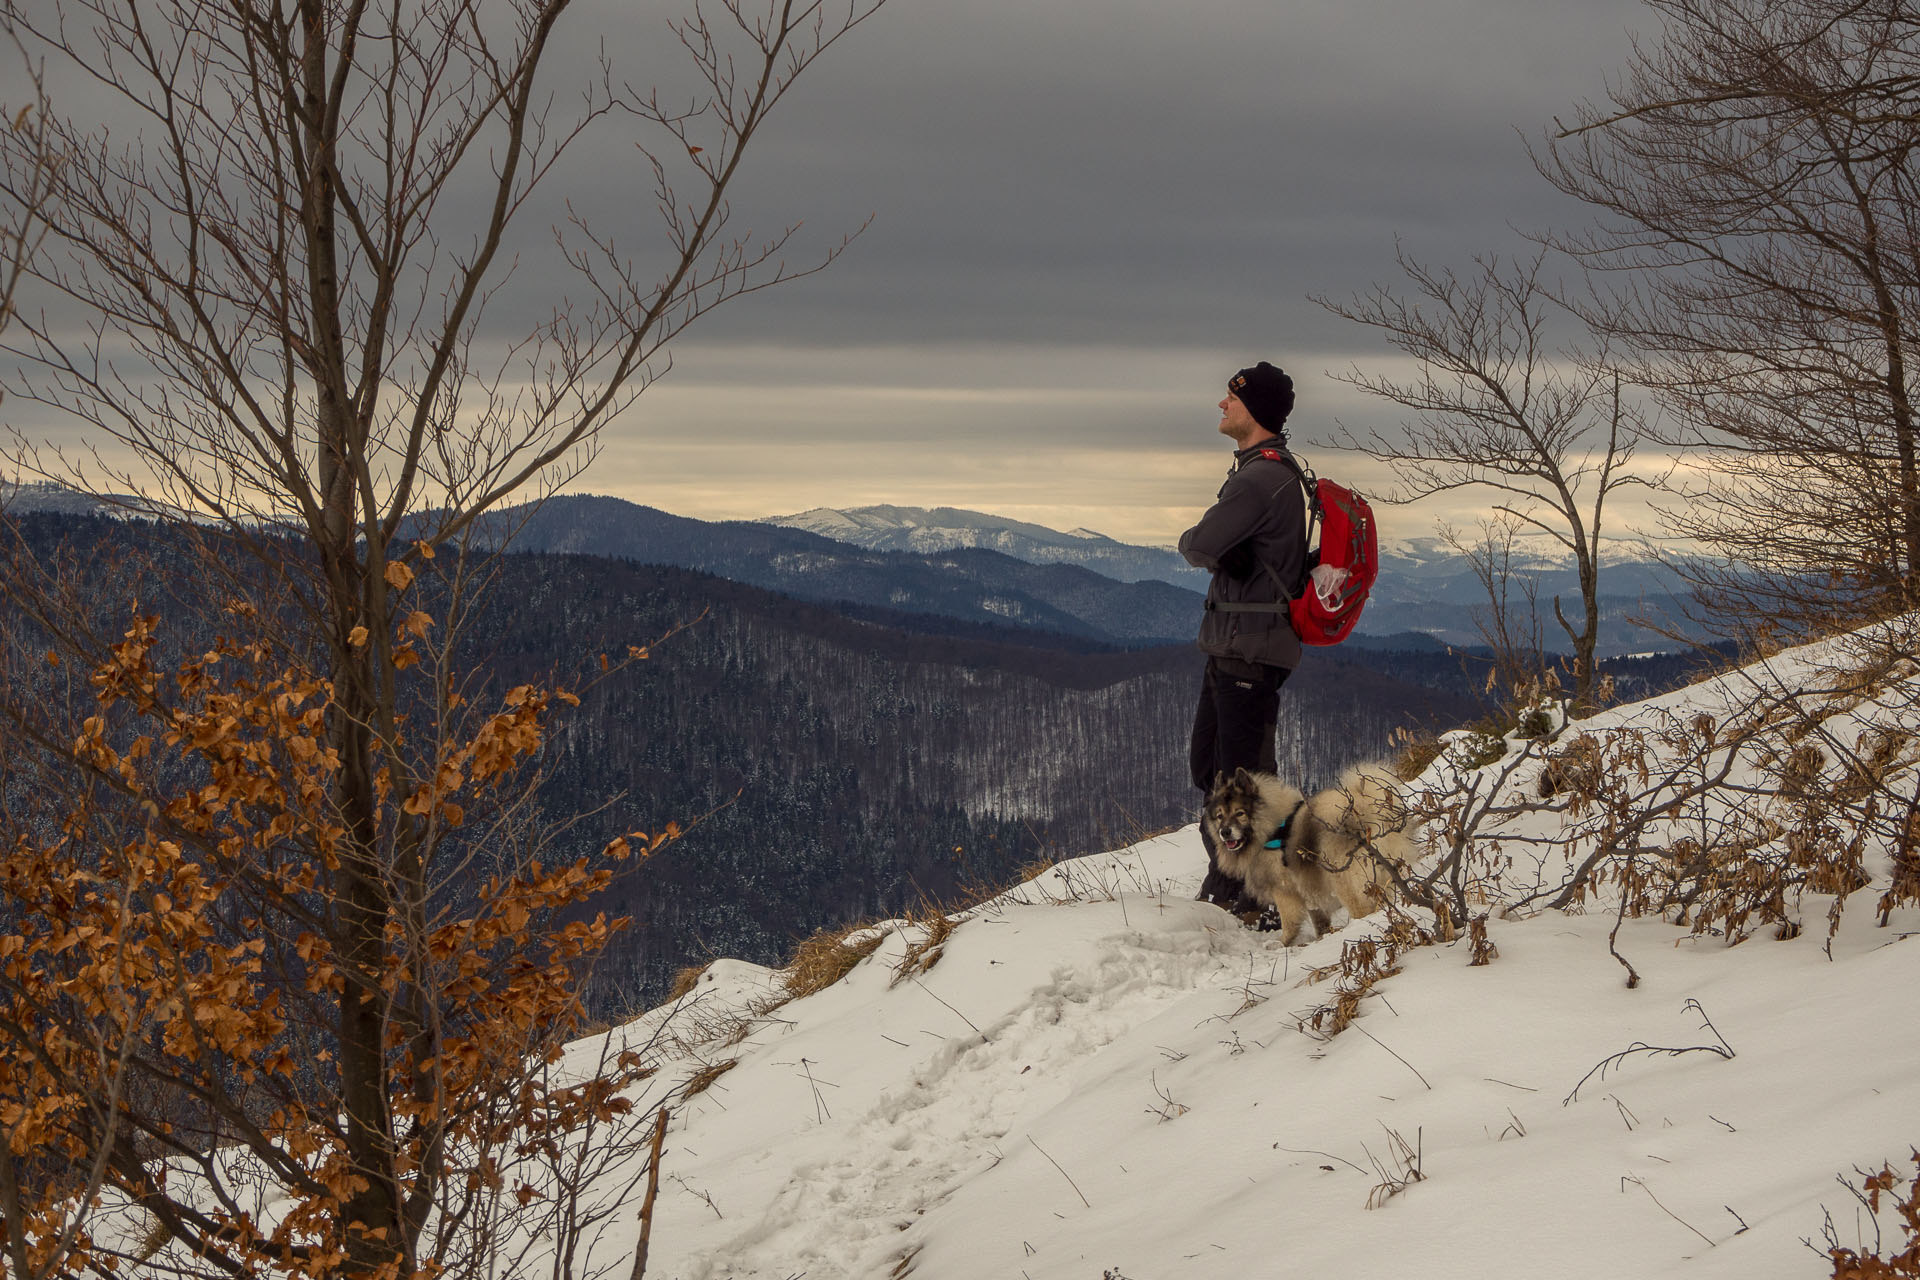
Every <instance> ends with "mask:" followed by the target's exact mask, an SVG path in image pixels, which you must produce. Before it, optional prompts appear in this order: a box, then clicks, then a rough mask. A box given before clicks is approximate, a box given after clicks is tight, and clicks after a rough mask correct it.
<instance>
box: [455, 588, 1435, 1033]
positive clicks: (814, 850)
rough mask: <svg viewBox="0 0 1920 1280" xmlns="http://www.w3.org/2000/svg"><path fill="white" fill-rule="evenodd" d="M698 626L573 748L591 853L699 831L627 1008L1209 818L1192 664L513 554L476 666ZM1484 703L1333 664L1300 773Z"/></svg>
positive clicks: (1293, 744)
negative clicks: (872, 922)
mask: <svg viewBox="0 0 1920 1280" xmlns="http://www.w3.org/2000/svg"><path fill="white" fill-rule="evenodd" d="M703 611H704V617H701V615H702V613H703ZM696 617H698V618H700V620H699V621H697V622H695V623H694V624H693V625H692V626H690V627H688V628H687V629H686V630H684V631H682V632H680V633H679V634H677V635H675V636H674V637H673V638H672V639H671V640H670V641H669V642H668V643H666V644H665V645H662V646H661V647H660V648H659V649H658V651H657V652H656V654H655V656H654V657H653V658H652V659H650V660H649V661H648V662H647V663H645V664H643V665H642V666H640V667H639V668H637V669H635V670H634V671H632V672H631V673H630V674H627V675H625V676H622V677H621V678H619V679H617V680H615V681H612V682H609V683H607V684H604V685H601V686H598V687H597V688H595V689H594V690H593V691H592V692H591V693H590V694H589V695H588V696H587V698H586V701H585V702H584V704H583V705H582V706H581V707H580V708H579V710H578V711H577V712H575V713H573V714H572V715H571V716H570V717H569V718H568V719H567V720H566V721H565V722H564V726H565V727H564V728H563V729H562V731H561V733H560V734H559V735H558V738H557V740H556V742H555V744H554V749H553V752H552V758H551V761H550V766H551V768H552V770H553V777H552V780H551V781H550V782H549V783H548V784H547V787H546V788H545V790H544V792H543V800H544V802H545V804H546V806H547V808H548V810H549V812H550V813H552V814H569V813H591V815H592V816H590V817H588V818H586V819H584V820H583V821H582V823H581V824H580V825H579V826H578V827H577V828H576V829H575V831H574V832H573V833H572V834H571V835H570V837H569V838H570V840H571V841H573V842H575V843H576V844H577V846H578V847H581V848H585V847H587V846H589V845H596V844H597V843H598V842H600V841H602V840H604V839H606V838H608V837H610V836H612V835H614V834H617V833H618V832H620V831H623V830H626V829H628V828H631V827H643V828H646V829H649V830H655V829H658V827H659V826H660V825H661V824H664V823H665V822H667V821H669V820H675V821H679V822H681V823H683V824H685V823H688V822H690V821H696V820H697V821H696V825H695V826H694V829H693V832H692V834H690V835H689V836H688V837H687V838H686V839H685V840H683V841H680V842H678V843H677V844H674V845H672V846H669V847H668V849H667V850H665V851H664V852H662V853H661V854H659V855H658V856H657V857H656V858H655V860H653V861H652V862H650V863H648V864H646V865H644V866H642V867H641V868H640V869H638V870H637V871H635V872H632V873H631V874H630V875H629V876H628V877H627V878H626V879H624V880H623V881H622V882H620V883H619V884H618V885H617V886H616V888H615V890H614V892H613V899H614V900H613V903H612V904H611V905H612V906H613V907H617V908H618V910H620V911H622V912H631V913H632V914H633V915H634V917H635V919H636V921H637V923H638V927H637V928H636V929H635V930H634V931H633V932H632V933H630V934H629V935H628V936H627V938H626V939H624V940H623V941H622V942H621V943H619V944H617V947H616V951H615V953H614V955H612V956H611V957H610V958H609V962H608V963H607V964H606V965H604V966H603V968H602V976H601V986H600V989H599V990H598V992H597V993H596V1002H597V1003H598V1004H600V1005H602V1006H603V1007H605V1008H607V1009H616V1008H619V1007H621V1006H622V1005H623V1004H624V1003H625V1002H628V1001H639V1002H644V1001H645V1000H647V999H650V998H653V997H654V996H656V995H657V994H658V992H659V991H660V990H661V988H662V984H663V983H664V981H665V980H666V978H667V976H668V975H670V974H671V973H672V972H673V970H674V969H675V968H677V967H678V966H680V965H681V964H684V963H686V962H687V961H689V960H690V959H694V958H699V957H701V956H704V955H706V954H708V953H709V952H713V953H718V954H726V955H735V956H742V957H747V958H752V959H757V960H762V961H765V960H771V959H774V958H776V957H780V956H782V955H784V954H785V952H786V951H787V950H788V949H789V948H790V947H791V945H792V942H793V940H794V939H795V938H797V937H801V936H804V935H805V934H807V933H809V932H811V931H812V930H813V929H815V928H817V927H819V926H820V925H822V924H826V923H829V922H836V921H843V920H847V919H852V918H856V917H859V916H862V915H871V914H875V913H885V912H890V911H895V910H898V909H899V908H900V907H902V906H905V905H909V904H910V903H912V902H913V901H914V900H915V899H917V898H918V897H919V896H920V895H922V894H923V893H924V894H925V895H927V896H929V897H932V898H935V899H940V898H946V897H950V896H952V895H953V894H954V893H955V892H956V891H957V890H958V889H960V888H961V887H962V886H964V885H966V884H968V883H994V882H999V881H1003V880H1005V879H1006V878H1007V877H1008V876H1010V875H1011V874H1013V873H1014V871H1015V870H1016V869H1017V868H1018V867H1020V866H1021V865H1023V864H1025V863H1029V862H1032V861H1035V860H1037V859H1040V858H1043V857H1050V856H1055V855H1058V854H1062V853H1083V852H1086V851H1088V850H1091V849H1096V848H1105V847H1109V846H1110V845H1111V844H1112V843H1113V841H1114V840H1116V839H1119V838H1123V837H1125V836H1128V835H1130V834H1134V833H1137V832H1140V831H1151V830H1155V829H1158V828H1161V827H1165V826H1168V825H1171V824H1173V823H1177V822H1184V821H1187V820H1189V819H1190V818H1191V815H1192V812H1193V810H1194V807H1195V796H1194V792H1193V789H1192V785H1191V783H1190V782H1189V780H1188V779H1187V776H1186V741H1187V731H1188V727H1189V725H1190V723H1191V719H1192V714H1193V699H1194V695H1195V691H1196V689H1197V687H1198V680H1199V668H1200V657H1199V654H1198V653H1197V652H1196V651H1195V650H1194V649H1192V648H1191V647H1190V646H1184V645H1183V646H1170V647H1166V648H1160V649H1153V650H1144V651H1133V652H1118V653H1089V654H1076V653H1069V652H1063V651H1061V650H1059V649H1053V648H1048V649H1036V648H1030V647H1027V646H1025V645H1021V644H1014V643H1009V642H1008V641H1006V640H1004V639H998V640H995V639H982V638H974V637H953V636H928V635H922V634H915V633H911V632H906V631H902V630H899V629H895V628H889V627H883V626H879V625H875V624H873V623H870V622H861V621H856V620H851V619H849V618H847V617H845V616H843V615H841V614H839V613H836V612H834V611H833V610H830V609H827V608H824V607H820V606H815V605H809V604H805V603H801V602H797V601H794V600H791V599H788V598H785V597H781V596H776V595H773V594H771V593H769V592H764V591H760V590H757V589H755V588H751V587H746V586H743V585H741V584H739V583H733V582H728V581H725V580H722V579H716V578H711V577H708V576H706V575H702V574H696V573H690V572H687V571H684V570H676V569H667V568H660V567H657V566H640V565H633V564H629V563H623V562H618V561H610V560H604V559H598V558H594V557H585V556H544V555H511V556H508V557H505V558H504V559H503V560H502V561H501V567H500V577H499V582H498V585H497V587H496V589H495V591H494V594H493V596H492V599H491V602H490V604H489V606H488V608H487V611H486V615H485V625H484V628H483V630H482V631H481V632H480V633H479V635H478V636H477V637H476V642H475V643H476V656H483V657H485V658H486V660H487V661H488V662H489V664H490V665H491V666H492V667H493V669H494V670H495V671H497V672H498V673H499V674H500V675H501V677H502V678H503V679H507V680H518V679H522V678H526V677H528V676H531V675H534V674H536V673H538V672H542V671H545V670H548V669H551V668H553V667H554V666H555V664H560V665H561V666H562V668H563V669H564V668H565V666H566V664H568V663H572V664H575V665H576V666H577V665H580V664H581V663H582V662H583V660H585V659H588V658H590V657H591V655H594V654H598V653H600V652H605V651H614V652H619V651H623V650H624V647H625V646H626V645H628V644H632V643H646V642H648V641H650V640H651V639H653V638H654V637H655V636H657V635H660V634H662V633H664V632H666V631H667V630H669V629H671V628H672V627H674V626H675V625H677V624H680V623H685V622H689V621H691V620H693V619H695V618H696ZM588 665H591V664H588ZM1470 705H1471V704H1470V703H1468V701H1467V700H1466V699H1464V698H1461V697H1457V696H1449V695H1445V694H1435V693H1429V692H1427V691H1425V690H1422V689H1419V688H1416V687H1414V686H1411V685H1407V684H1403V683H1401V682H1399V681H1396V680H1393V679H1390V678H1386V677H1381V676H1377V675H1374V674H1372V673H1369V672H1366V671H1364V670H1362V669H1359V668H1356V667H1353V666H1350V665H1349V664H1347V663H1346V662H1344V661H1342V660H1341V659H1339V658H1338V657H1336V656H1334V655H1333V654H1331V653H1327V654H1314V655H1312V656H1311V657H1310V658H1309V666H1308V667H1307V668H1305V669H1303V670H1302V672H1301V673H1300V675H1299V677H1298V678H1297V679H1296V680H1295V681H1294V682H1293V683H1292V684H1290V685H1289V686H1288V688H1287V691H1286V695H1285V698H1284V701H1283V715H1282V719H1281V725H1280V739H1279V741H1280V758H1281V760H1282V761H1283V768H1285V769H1286V770H1287V771H1289V772H1291V773H1298V774H1300V775H1303V776H1305V777H1307V778H1309V779H1323V778H1327V777H1329V776H1331V775H1332V774H1333V773H1334V772H1335V771H1337V770H1338V768H1339V767H1340V766H1341V765H1343V764H1345V763H1347V762H1348V761H1351V760H1353V759H1356V758H1359V757H1362V756H1367V755H1373V754H1378V753H1380V752H1383V751H1385V750H1387V749H1388V746H1389V739H1390V737H1391V735H1392V733H1393V730H1394V729H1395V728H1396V727H1398V726H1401V725H1405V724H1409V723H1415V722H1426V721H1428V720H1435V721H1442V722H1446V723H1452V722H1454V721H1456V720H1458V719H1460V718H1462V717H1464V716H1465V715H1466V714H1468V711H1469V708H1470ZM609 802H611V803H610V804H609ZM603 805H605V806H607V807H605V808H601V806H603Z"/></svg>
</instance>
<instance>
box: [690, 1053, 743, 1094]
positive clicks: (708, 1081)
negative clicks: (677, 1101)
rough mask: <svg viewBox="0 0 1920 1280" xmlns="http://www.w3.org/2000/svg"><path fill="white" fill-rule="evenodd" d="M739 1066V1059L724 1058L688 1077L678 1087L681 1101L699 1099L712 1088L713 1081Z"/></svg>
mask: <svg viewBox="0 0 1920 1280" xmlns="http://www.w3.org/2000/svg"><path fill="white" fill-rule="evenodd" d="M739 1065H740V1059H738V1058H726V1059H723V1060H722V1061H719V1062H710V1063H708V1064H707V1065H706V1066H704V1067H702V1068H700V1069H699V1070H698V1071H696V1072H694V1073H693V1074H692V1075H690V1076H688V1077H687V1082H686V1083H685V1084H683V1085H681V1086H680V1097H681V1099H682V1100H683V1101H684V1100H685V1099H688V1098H697V1097H699V1096H700V1095H701V1094H703V1093H705V1092H706V1091H707V1090H709V1089H711V1088H713V1082H714V1081H716V1080H718V1079H719V1078H720V1077H721V1076H723V1075H725V1074H727V1072H729V1071H731V1070H733V1069H734V1068H735V1067H737V1066H739Z"/></svg>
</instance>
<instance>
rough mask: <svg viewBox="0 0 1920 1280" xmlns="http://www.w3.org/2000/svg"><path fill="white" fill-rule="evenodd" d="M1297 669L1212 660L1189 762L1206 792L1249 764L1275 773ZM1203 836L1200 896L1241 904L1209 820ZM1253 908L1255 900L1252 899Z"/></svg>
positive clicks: (1204, 679) (1202, 682) (1195, 720)
mask: <svg viewBox="0 0 1920 1280" xmlns="http://www.w3.org/2000/svg"><path fill="white" fill-rule="evenodd" d="M1292 674H1293V672H1292V671H1291V670H1289V669H1288V668H1286V667H1267V666H1261V665H1259V664H1257V663H1252V662H1239V661H1236V660H1235V659H1232V658H1212V657H1210V658H1208V659H1207V672H1206V675H1204V676H1203V677H1201V680H1200V705H1199V707H1198V708H1197V709H1196V710H1195V711H1194V715H1193V741H1192V743H1191V745H1190V746H1189V748H1188V751H1187V763H1188V765H1189V766H1190V767H1191V769H1192V771H1193V785H1194V786H1196V787H1198V788H1199V789H1200V794H1201V795H1203V796H1204V795H1205V794H1206V793H1207V792H1208V791H1210V790H1211V789H1212V788H1213V780H1214V777H1215V776H1216V775H1217V774H1222V773H1226V774H1231V773H1232V772H1233V771H1234V770H1235V769H1240V768H1245V769H1250V770H1252V771H1254V772H1255V773H1272V772H1273V771H1274V753H1273V728H1274V725H1275V724H1276V723H1277V722H1278V721H1279V719H1280V686H1281V685H1283V684H1285V683H1286V682H1287V677H1288V676H1290V675H1292ZM1200 839H1201V842H1202V843H1203V844H1204V845H1206V849H1207V878H1206V879H1205V880H1204V881H1202V882H1201V884H1200V895H1199V896H1200V900H1201V901H1202V902H1215V903H1218V904H1220V905H1221V906H1223V907H1227V908H1230V909H1239V907H1237V906H1236V904H1237V903H1240V902H1241V901H1242V899H1243V898H1244V896H1245V886H1244V885H1242V884H1241V883H1240V881H1238V880H1236V879H1234V878H1233V877H1231V876H1229V875H1227V874H1226V873H1225V872H1223V871H1221V870H1220V867H1219V864H1218V863H1217V862H1216V861H1215V859H1214V856H1213V838H1212V836H1211V835H1209V834H1208V832H1207V828H1206V824H1205V823H1202V824H1201V826H1200ZM1246 905H1247V906H1249V907H1250V906H1252V905H1253V904H1251V903H1247V904H1246Z"/></svg>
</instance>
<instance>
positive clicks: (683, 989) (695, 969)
mask: <svg viewBox="0 0 1920 1280" xmlns="http://www.w3.org/2000/svg"><path fill="white" fill-rule="evenodd" d="M707 968H708V965H705V964H690V965H688V966H687V967H686V968H684V969H682V970H680V972H678V973H676V974H674V975H673V990H672V991H670V992H668V993H667V999H669V1000H680V999H684V998H685V997H687V996H690V995H692V994H693V989H694V988H695V987H697V986H699V985H700V975H701V974H703V973H705V972H706V971H707Z"/></svg>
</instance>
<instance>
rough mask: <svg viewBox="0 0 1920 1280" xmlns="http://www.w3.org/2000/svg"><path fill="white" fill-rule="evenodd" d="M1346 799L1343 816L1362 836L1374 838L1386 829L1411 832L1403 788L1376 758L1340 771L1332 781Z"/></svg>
mask: <svg viewBox="0 0 1920 1280" xmlns="http://www.w3.org/2000/svg"><path fill="white" fill-rule="evenodd" d="M1336 786H1337V787H1338V789H1339V791H1340V792H1341V794H1342V796H1343V798H1344V799H1345V801H1346V807H1347V818H1348V820H1349V821H1350V822H1352V823H1353V825H1354V826H1355V828H1356V831H1355V834H1356V835H1359V836H1361V837H1362V838H1363V839H1374V838H1377V837H1379V836H1383V835H1385V834H1387V833H1388V832H1403V833H1406V834H1411V828H1412V827H1413V826H1414V822H1413V818H1412V815H1411V813H1410V812H1409V810H1408V807H1407V793H1406V789H1405V788H1404V787H1402V786H1401V784H1400V779H1398V778H1396V777H1395V776H1394V775H1393V772H1392V770H1390V769H1389V768H1388V767H1387V766H1386V765H1384V764H1382V763H1380V762H1379V761H1369V762H1367V763H1365V764H1357V765H1355V766H1353V768H1351V769H1348V770H1347V771H1346V772H1345V773H1343V774H1341V775H1340V781H1339V782H1338V783H1337V784H1336Z"/></svg>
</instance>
